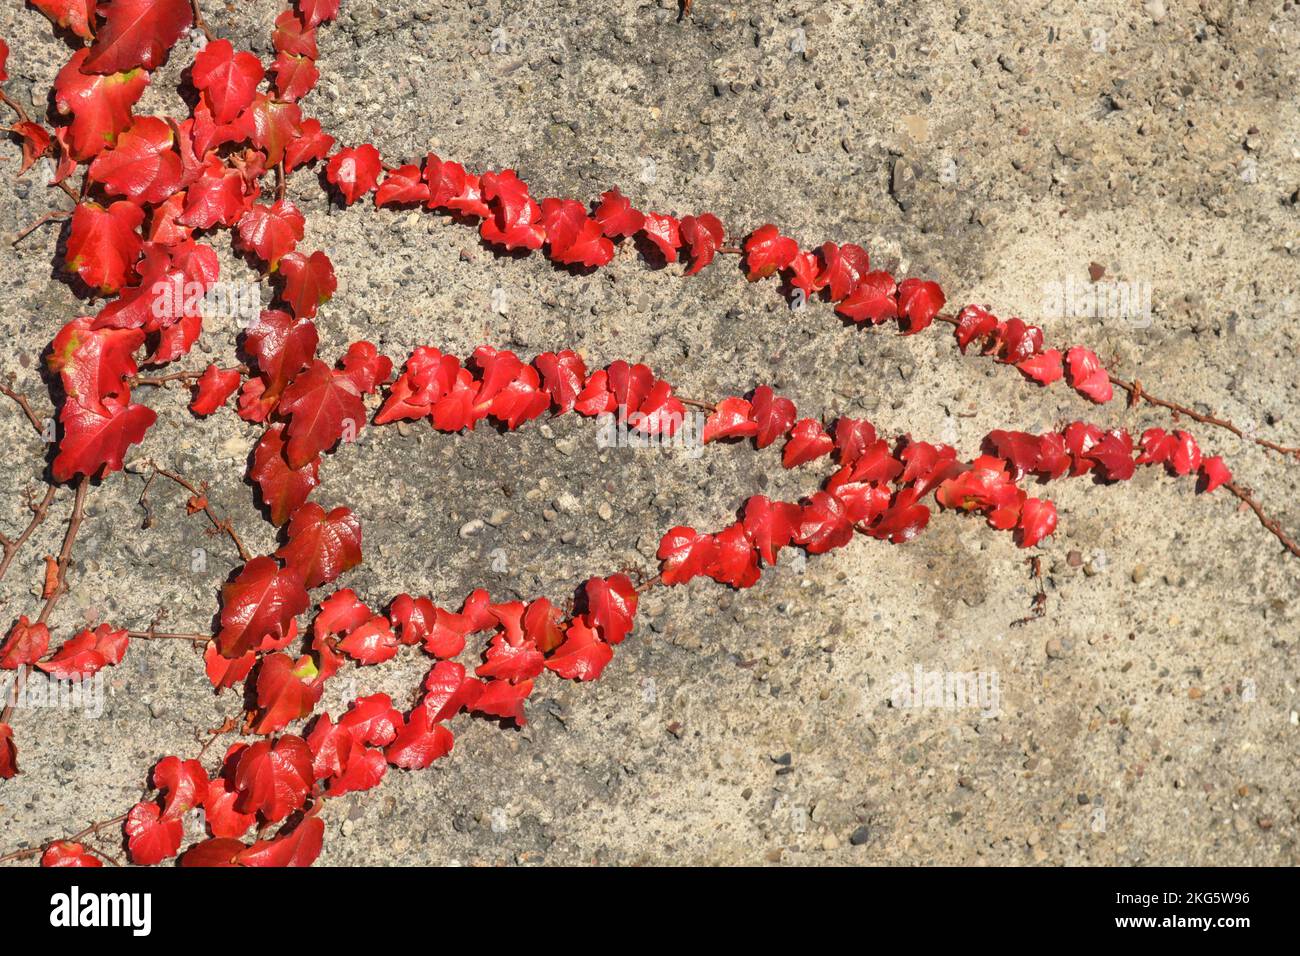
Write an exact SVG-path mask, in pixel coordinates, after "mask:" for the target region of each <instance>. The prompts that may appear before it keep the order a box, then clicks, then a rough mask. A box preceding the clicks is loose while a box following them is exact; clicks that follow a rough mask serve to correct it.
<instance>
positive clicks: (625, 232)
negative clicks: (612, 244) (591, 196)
mask: <svg viewBox="0 0 1300 956" xmlns="http://www.w3.org/2000/svg"><path fill="white" fill-rule="evenodd" d="M595 218H596V221H597V222H598V223H600V228H601V231H602V232H603V233H604V234H605V235H606V236H608V237H609V238H610V239H621V238H623V237H624V236H630V235H633V234H634V233H637V232H640V231H641V227H642V226H644V225H645V216H644V215H643V214H642V213H640V212H638V211H637V210H636V209H634V208H633V207H632V203H631V201H630V200H629V199H628V198H627V197H626V196H624V195H623V194H622V193H620V192H619V191H618V190H617V189H610V190H607V191H606V192H603V193H601V194H600V205H599V206H597V207H596V212H595Z"/></svg>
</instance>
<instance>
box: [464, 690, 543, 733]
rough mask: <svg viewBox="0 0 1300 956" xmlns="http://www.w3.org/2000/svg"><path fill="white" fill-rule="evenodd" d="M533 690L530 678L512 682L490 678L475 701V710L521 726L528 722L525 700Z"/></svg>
mask: <svg viewBox="0 0 1300 956" xmlns="http://www.w3.org/2000/svg"><path fill="white" fill-rule="evenodd" d="M532 692H533V682H532V681H530V680H526V681H521V682H520V683H518V684H512V683H511V682H510V681H508V680H490V681H487V682H486V683H485V684H484V685H483V693H482V694H480V695H479V697H478V700H477V701H475V702H474V707H473V709H474V712H475V713H478V714H488V715H490V716H492V717H500V718H502V719H503V720H513V721H514V722H515V724H516V725H517V726H519V727H523V726H524V725H525V724H527V723H528V718H527V716H526V715H525V714H524V701H525V700H527V699H528V695H529V694H531V693H532Z"/></svg>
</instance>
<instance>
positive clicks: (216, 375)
mask: <svg viewBox="0 0 1300 956" xmlns="http://www.w3.org/2000/svg"><path fill="white" fill-rule="evenodd" d="M196 384H197V386H198V391H197V392H196V393H195V395H194V398H193V399H192V400H191V401H190V411H192V412H193V413H194V414H195V415H211V414H212V413H213V412H215V411H216V410H217V409H218V408H220V407H221V406H222V405H224V404H226V401H227V400H228V399H229V398H230V396H231V395H233V394H234V392H235V389H237V388H239V369H237V368H226V369H222V368H217V367H216V366H215V365H209V366H208V367H207V368H206V369H204V370H203V374H202V375H200V376H199V380H198V382H197V383H196Z"/></svg>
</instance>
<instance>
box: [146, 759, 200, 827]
mask: <svg viewBox="0 0 1300 956" xmlns="http://www.w3.org/2000/svg"><path fill="white" fill-rule="evenodd" d="M153 785H154V786H155V787H156V788H157V789H158V790H160V791H161V792H162V796H163V817H164V818H166V819H173V818H178V817H181V816H184V815H185V814H186V813H188V812H189V811H190V810H193V809H194V808H195V807H200V806H202V805H203V801H204V800H206V799H207V796H208V774H207V771H205V770H204V769H203V764H201V763H200V762H199V761H197V760H181V758H180V757H163V758H162V760H159V761H158V763H156V764H155V765H154V768H153Z"/></svg>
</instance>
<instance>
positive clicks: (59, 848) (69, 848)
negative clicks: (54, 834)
mask: <svg viewBox="0 0 1300 956" xmlns="http://www.w3.org/2000/svg"><path fill="white" fill-rule="evenodd" d="M103 865H104V864H103V862H102V861H101V860H100V859H99V857H97V856H94V855H92V854H91V853H89V852H87V850H86V848H85V847H84V846H82V845H81V844H80V843H69V842H68V841H67V840H56V841H55V842H54V843H51V844H50V845H49V846H47V847H46V848H45V852H44V853H42V854H41V866H51V867H53V866H66V867H87V868H93V867H97V866H103Z"/></svg>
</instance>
